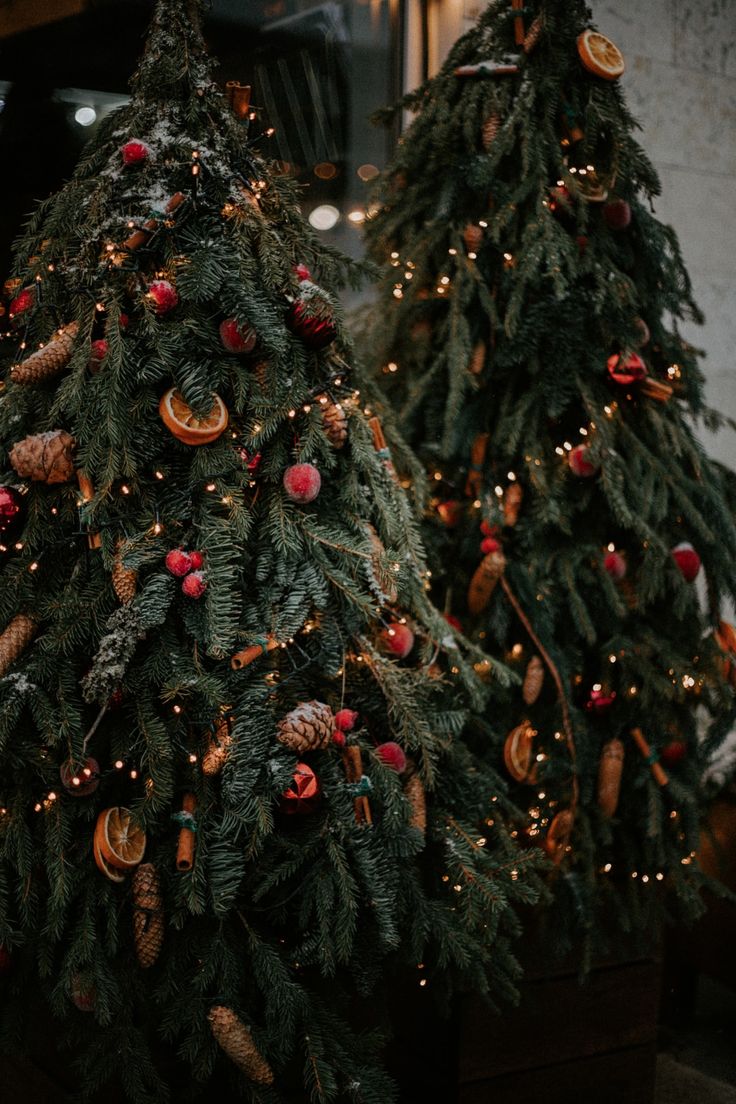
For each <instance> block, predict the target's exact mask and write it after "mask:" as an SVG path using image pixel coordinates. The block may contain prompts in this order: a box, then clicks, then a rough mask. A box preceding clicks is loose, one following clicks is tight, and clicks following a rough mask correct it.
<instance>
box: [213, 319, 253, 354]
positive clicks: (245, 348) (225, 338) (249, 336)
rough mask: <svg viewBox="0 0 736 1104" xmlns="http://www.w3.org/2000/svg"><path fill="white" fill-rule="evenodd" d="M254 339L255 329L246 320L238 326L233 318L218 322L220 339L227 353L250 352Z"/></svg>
mask: <svg viewBox="0 0 736 1104" xmlns="http://www.w3.org/2000/svg"><path fill="white" fill-rule="evenodd" d="M256 340H257V334H256V331H255V330H254V329H253V327H252V326H249V325H248V323H247V322H246V323H245V325H242V326H239V325H238V323H237V322H236V320H235V319H234V318H226V319H225V321H224V322H221V323H220V341H221V342H222V344H223V345H224V346H225V348H226V349H227V351H228V352H229V353H239V354H243V353H250V352H251V350H252V349H253V347H254V346H255V343H256Z"/></svg>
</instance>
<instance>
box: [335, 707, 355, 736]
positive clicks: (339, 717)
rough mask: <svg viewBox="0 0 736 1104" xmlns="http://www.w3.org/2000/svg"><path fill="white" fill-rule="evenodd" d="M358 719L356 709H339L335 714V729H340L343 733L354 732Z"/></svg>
mask: <svg viewBox="0 0 736 1104" xmlns="http://www.w3.org/2000/svg"><path fill="white" fill-rule="evenodd" d="M357 719H358V714H357V713H356V712H355V710H354V709H338V711H337V713H336V714H335V728H339V729H341V730H342V731H343V732H352V731H353V729H354V728H355V722H356V721H357Z"/></svg>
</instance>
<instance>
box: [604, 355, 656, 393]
mask: <svg viewBox="0 0 736 1104" xmlns="http://www.w3.org/2000/svg"><path fill="white" fill-rule="evenodd" d="M607 364H608V374H609V376H610V377H611V379H612V380H613V381H614V383H620V384H621V385H622V386H624V387H628V385H629V384H630V383H636V382H637V381H638V380H642V379H644V377H645V376H646V374H647V366H646V364H645V363H644V361H643V360H642V359H641V357H640V356H639V354H638V353H629V354H628V355H627V356H624V355H623V354H622V353H614V354H613V356H610V357H609V358H608V361H607Z"/></svg>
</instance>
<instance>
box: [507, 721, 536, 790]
mask: <svg viewBox="0 0 736 1104" xmlns="http://www.w3.org/2000/svg"><path fill="white" fill-rule="evenodd" d="M536 734H537V733H536V730H535V729H534V728H533V726H532V725H531V723H530V722H529V721H522V723H521V724H520V725H517V726H516V728H512V729H511V732H509V734H508V736H507V737H506V742H505V743H504V745H503V761H504V763H505V764H506V770H507V771H508V772H509V774H510V775H511V777H512V778H513V779H514V781H515V782H528V783H530V784H532V785H533V784H534V782H536V780H537V764H536V762H535V760H534V737H535V736H536Z"/></svg>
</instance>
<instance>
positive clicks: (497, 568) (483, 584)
mask: <svg viewBox="0 0 736 1104" xmlns="http://www.w3.org/2000/svg"><path fill="white" fill-rule="evenodd" d="M505 569H506V558H505V556H504V554H503V552H502V551H501V549H500V548H498V549H496V551H495V552H488V553H486V555H485V556H484V557H483V559H482V560H481V561H480V563H479V564H478V566H477V567H476V569H475V574H474V575H473V578H472V579H471V580H470V586H469V587H468V609H469V611H470V612H471V613H472V614H473V615H474V616H475V615H476V614H479V613H482V612H483V610H484V609H485V608H486V606H487V605H488V603H489V602H490V600H491V595H492V594H493V591H494V590H495V588H496V583H497V582H498V580H499V579H500V578H501V576H502V575H503V573H504V571H505Z"/></svg>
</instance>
